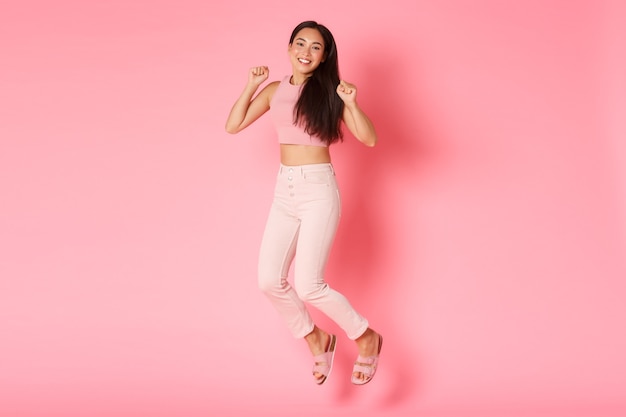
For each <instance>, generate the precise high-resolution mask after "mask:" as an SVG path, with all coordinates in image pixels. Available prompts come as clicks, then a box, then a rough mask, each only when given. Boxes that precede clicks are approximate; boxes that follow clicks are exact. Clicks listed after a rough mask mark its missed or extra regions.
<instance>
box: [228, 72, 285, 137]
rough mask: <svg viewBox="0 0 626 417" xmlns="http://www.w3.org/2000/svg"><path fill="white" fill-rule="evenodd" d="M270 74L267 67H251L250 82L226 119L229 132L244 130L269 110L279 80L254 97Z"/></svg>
mask: <svg viewBox="0 0 626 417" xmlns="http://www.w3.org/2000/svg"><path fill="white" fill-rule="evenodd" d="M268 76H269V69H268V68H267V67H254V68H251V69H250V72H249V74H248V83H247V84H246V87H245V88H244V90H243V92H242V93H241V95H240V96H239V98H238V99H237V101H235V104H233V107H232V108H231V110H230V114H229V115H228V119H226V131H227V132H228V133H237V132H240V131H242V130H243V129H245V128H246V127H248V126H250V124H252V122H254V121H255V120H257V119H258V118H259V117H261V115H263V113H265V112H266V111H268V110H269V108H270V100H271V98H272V95H273V93H274V90H276V86H277V85H278V82H273V83H271V84H268V85H267V86H265V88H263V89H262V90H261V92H260V93H259V94H257V95H256V97H254V98H253V96H254V93H255V92H256V90H257V89H258V88H259V86H260V85H261V84H262V83H263V82H264V81H265V80H267V78H268Z"/></svg>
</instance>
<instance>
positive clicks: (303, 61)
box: [298, 59, 311, 64]
mask: <svg viewBox="0 0 626 417" xmlns="http://www.w3.org/2000/svg"><path fill="white" fill-rule="evenodd" d="M298 61H300V62H302V63H303V64H310V63H311V61H309V60H307V59H298Z"/></svg>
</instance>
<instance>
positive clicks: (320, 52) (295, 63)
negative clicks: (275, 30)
mask: <svg viewBox="0 0 626 417" xmlns="http://www.w3.org/2000/svg"><path fill="white" fill-rule="evenodd" d="M288 52H289V58H290V60H291V66H292V68H293V74H294V77H295V76H298V75H300V76H304V78H306V77H309V76H310V75H311V74H312V73H313V71H315V70H316V69H317V67H319V66H320V64H321V63H322V62H324V59H325V58H326V51H325V46H324V38H323V37H322V34H321V33H320V32H319V31H318V30H317V29H313V28H304V29H302V30H300V31H299V32H298V33H297V34H296V36H295V38H294V40H293V42H292V43H290V44H289V48H288Z"/></svg>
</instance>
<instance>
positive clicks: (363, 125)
mask: <svg viewBox="0 0 626 417" xmlns="http://www.w3.org/2000/svg"><path fill="white" fill-rule="evenodd" d="M337 94H338V95H339V97H340V98H341V99H342V100H343V102H344V108H343V122H344V123H345V124H346V126H347V127H348V130H350V133H352V134H353V135H354V137H356V138H357V139H358V140H359V141H360V142H361V143H363V144H364V145H365V146H370V147H371V146H374V145H376V142H377V141H378V135H376V130H375V129H374V125H373V124H372V122H371V120H370V119H369V118H368V117H367V115H366V114H365V113H364V112H363V110H361V108H360V107H359V105H358V104H357V102H356V86H355V85H353V84H349V83H347V82H345V81H341V82H340V83H339V85H338V86H337Z"/></svg>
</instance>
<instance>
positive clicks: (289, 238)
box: [258, 201, 314, 338]
mask: <svg viewBox="0 0 626 417" xmlns="http://www.w3.org/2000/svg"><path fill="white" fill-rule="evenodd" d="M299 227H300V222H299V220H297V219H296V218H294V217H292V216H290V215H289V214H288V213H287V211H286V209H285V207H284V206H282V205H281V203H280V201H274V203H273V204H272V207H271V209H270V214H269V217H268V219H267V224H266V226H265V232H264V234H263V239H262V242H261V249H260V254H259V270H258V278H259V287H260V289H261V290H262V291H263V293H264V294H265V295H266V296H267V297H268V298H269V300H270V301H271V303H272V304H273V305H274V307H275V308H276V310H277V311H278V313H279V314H280V315H281V316H282V317H283V319H284V320H285V322H286V323H287V327H288V328H289V330H290V331H291V333H292V334H293V336H294V337H297V338H300V337H305V336H306V335H308V334H309V333H311V332H312V331H313V328H314V324H313V320H312V318H311V316H310V315H309V312H308V311H307V309H306V306H305V305H304V303H303V302H302V300H300V298H299V297H298V295H297V294H296V292H295V290H294V289H293V288H292V287H291V286H290V285H289V283H288V282H287V277H288V273H289V267H290V265H291V262H292V260H293V257H294V254H295V250H296V242H297V238H298V231H299Z"/></svg>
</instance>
